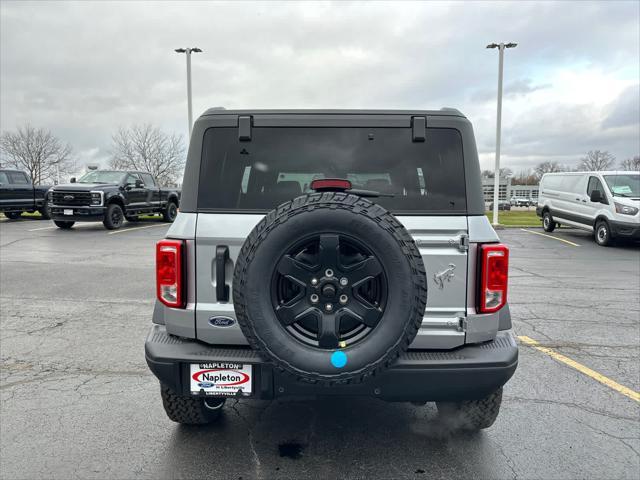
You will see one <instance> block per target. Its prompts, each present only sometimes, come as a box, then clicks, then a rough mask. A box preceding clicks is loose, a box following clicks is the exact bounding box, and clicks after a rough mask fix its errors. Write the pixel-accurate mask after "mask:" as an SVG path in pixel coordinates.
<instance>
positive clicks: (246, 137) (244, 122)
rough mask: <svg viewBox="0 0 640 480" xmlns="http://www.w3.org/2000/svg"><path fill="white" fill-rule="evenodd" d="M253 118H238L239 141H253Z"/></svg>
mask: <svg viewBox="0 0 640 480" xmlns="http://www.w3.org/2000/svg"><path fill="white" fill-rule="evenodd" d="M252 123H253V118H252V117H251V116H240V117H238V140H240V141H241V142H250V141H251V124H252Z"/></svg>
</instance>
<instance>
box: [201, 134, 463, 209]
mask: <svg viewBox="0 0 640 480" xmlns="http://www.w3.org/2000/svg"><path fill="white" fill-rule="evenodd" d="M251 135H252V138H251V141H250V142H240V141H239V140H238V130H237V129H236V128H211V129H208V130H207V131H206V132H205V136H204V144H203V153H202V163H201V167H200V185H199V190H198V195H199V198H198V208H199V209H205V210H215V211H218V210H245V211H260V212H262V211H267V210H270V209H272V208H274V207H276V206H277V205H279V204H280V203H282V202H285V201H287V200H290V199H292V198H294V197H296V196H298V195H302V194H304V193H307V192H310V189H309V185H310V184H311V181H313V180H315V179H318V178H346V179H349V180H350V181H351V182H352V184H353V188H354V189H365V190H373V191H376V192H380V193H384V194H391V195H393V197H379V198H377V199H376V200H375V201H376V202H377V203H380V204H381V205H383V206H384V207H386V208H388V209H389V210H391V211H393V212H396V213H398V212H405V213H418V212H426V213H438V214H462V213H466V209H467V206H466V192H465V179H464V165H463V157H462V138H461V136H460V134H459V132H458V131H457V130H454V129H427V138H426V142H421V143H418V142H412V140H411V130H410V129H404V128H301V127H297V128H284V127H273V128H272V127H268V128H267V127H261V128H253V129H252V131H251Z"/></svg>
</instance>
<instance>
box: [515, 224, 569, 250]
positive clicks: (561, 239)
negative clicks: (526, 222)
mask: <svg viewBox="0 0 640 480" xmlns="http://www.w3.org/2000/svg"><path fill="white" fill-rule="evenodd" d="M520 230H522V231H523V232H527V233H533V234H535V235H540V236H542V237H547V238H553V239H554V240H559V241H561V242H564V243H568V244H569V245H573V246H574V247H579V246H580V245H578V244H577V243H573V242H570V241H569V240H565V239H564V238H558V237H554V236H553V235H547V234H546V233H540V232H534V231H533V230H527V229H526V228H521V229H520Z"/></svg>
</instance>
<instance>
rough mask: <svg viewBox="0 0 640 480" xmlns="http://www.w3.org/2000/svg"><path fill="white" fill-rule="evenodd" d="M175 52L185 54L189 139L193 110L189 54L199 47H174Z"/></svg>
mask: <svg viewBox="0 0 640 480" xmlns="http://www.w3.org/2000/svg"><path fill="white" fill-rule="evenodd" d="M175 52H176V53H186V54H187V110H188V116H189V118H188V121H189V139H191V127H192V125H193V110H192V107H191V54H192V53H200V52H202V50H201V49H199V48H198V47H193V48H191V47H187V48H176V49H175Z"/></svg>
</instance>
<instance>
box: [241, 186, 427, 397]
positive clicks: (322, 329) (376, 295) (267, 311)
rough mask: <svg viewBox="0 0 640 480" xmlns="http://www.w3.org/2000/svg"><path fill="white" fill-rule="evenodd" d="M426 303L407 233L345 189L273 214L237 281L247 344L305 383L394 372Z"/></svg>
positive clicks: (255, 237) (248, 250)
mask: <svg viewBox="0 0 640 480" xmlns="http://www.w3.org/2000/svg"><path fill="white" fill-rule="evenodd" d="M426 300H427V284H426V274H425V268H424V264H423V262H422V257H421V256H420V252H419V251H418V248H417V247H416V245H415V243H414V241H413V239H412V237H411V235H409V233H408V232H407V231H406V230H405V228H404V227H403V226H402V224H401V223H400V222H399V221H398V220H397V219H396V218H395V217H394V216H393V215H392V214H390V213H389V212H388V211H387V210H385V209H384V208H383V207H381V206H380V205H377V204H375V203H373V202H371V201H369V200H367V199H365V198H361V197H358V196H356V195H351V194H347V193H341V192H325V193H314V194H309V195H303V196H301V197H298V198H296V199H294V200H292V201H290V202H286V203H283V204H282V205H280V206H279V207H278V208H276V209H275V210H272V211H271V212H269V213H268V214H267V215H266V217H265V218H264V219H263V220H262V221H260V223H258V225H256V227H255V228H254V229H253V230H252V231H251V233H250V234H249V236H248V238H247V240H246V241H245V242H244V245H243V246H242V249H241V251H240V254H239V256H238V260H237V262H236V267H235V272H234V278H233V301H234V308H235V312H236V317H237V320H238V324H239V325H240V327H241V328H242V331H243V333H244V335H245V336H246V338H247V340H248V342H249V343H250V345H251V346H252V347H253V348H254V349H256V350H257V351H259V352H260V353H262V355H263V356H264V357H265V358H266V359H268V360H269V361H270V362H272V363H273V364H274V365H275V366H276V367H277V368H278V369H280V370H281V371H285V372H288V373H290V374H292V375H294V376H295V377H296V378H297V379H298V380H302V381H308V382H318V381H320V382H323V383H326V384H333V383H357V382H361V381H363V380H365V379H366V378H367V377H368V376H370V375H373V374H375V373H376V372H378V371H381V370H383V369H385V368H387V367H389V366H390V365H391V364H392V363H393V362H394V360H395V359H396V358H397V357H398V356H399V355H400V354H401V353H402V352H403V351H405V350H406V349H407V348H408V347H409V345H410V344H411V342H412V341H413V339H414V338H415V336H416V333H417V331H418V328H419V327H420V324H421V323H422V318H423V315H424V310H425V305H426Z"/></svg>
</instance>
